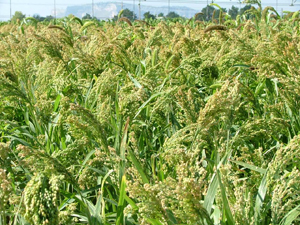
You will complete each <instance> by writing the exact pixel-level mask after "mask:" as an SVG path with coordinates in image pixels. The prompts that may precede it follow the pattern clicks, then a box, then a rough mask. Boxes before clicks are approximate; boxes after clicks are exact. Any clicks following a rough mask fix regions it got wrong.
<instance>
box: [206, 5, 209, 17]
mask: <svg viewBox="0 0 300 225" xmlns="http://www.w3.org/2000/svg"><path fill="white" fill-rule="evenodd" d="M208 18H209V17H208V0H207V5H206V20H207V21H208Z"/></svg>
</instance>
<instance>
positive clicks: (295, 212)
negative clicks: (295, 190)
mask: <svg viewBox="0 0 300 225" xmlns="http://www.w3.org/2000/svg"><path fill="white" fill-rule="evenodd" d="M299 215H300V205H298V206H297V207H296V208H294V209H292V210H291V211H289V212H288V214H286V215H285V217H283V219H282V220H281V221H280V225H290V224H292V222H293V221H294V220H295V219H297V218H298V217H299Z"/></svg>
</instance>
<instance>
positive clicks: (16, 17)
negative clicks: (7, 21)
mask: <svg viewBox="0 0 300 225" xmlns="http://www.w3.org/2000/svg"><path fill="white" fill-rule="evenodd" d="M25 17H26V16H25V15H24V14H23V13H22V12H21V11H16V12H15V14H14V15H13V17H12V18H11V22H13V23H17V22H18V21H21V20H22V19H24V18H25Z"/></svg>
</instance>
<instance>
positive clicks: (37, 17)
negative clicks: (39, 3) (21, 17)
mask: <svg viewBox="0 0 300 225" xmlns="http://www.w3.org/2000/svg"><path fill="white" fill-rule="evenodd" d="M32 17H33V18H35V19H36V20H37V21H44V20H45V19H46V18H45V17H42V16H40V15H39V14H34V15H33V16H32Z"/></svg>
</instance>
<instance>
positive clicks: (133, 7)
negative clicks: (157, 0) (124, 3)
mask: <svg viewBox="0 0 300 225" xmlns="http://www.w3.org/2000/svg"><path fill="white" fill-rule="evenodd" d="M134 14H135V0H133V16H132V19H134Z"/></svg>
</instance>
